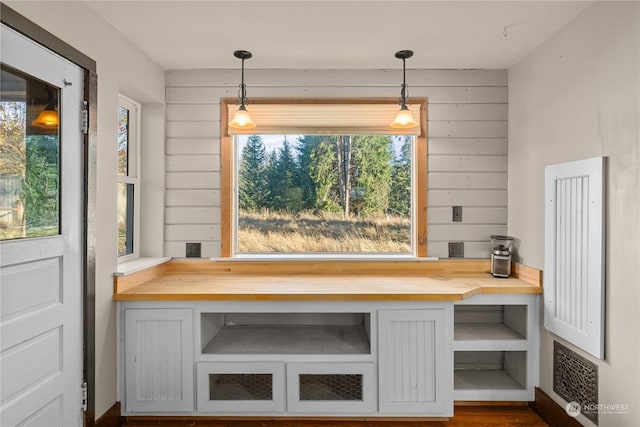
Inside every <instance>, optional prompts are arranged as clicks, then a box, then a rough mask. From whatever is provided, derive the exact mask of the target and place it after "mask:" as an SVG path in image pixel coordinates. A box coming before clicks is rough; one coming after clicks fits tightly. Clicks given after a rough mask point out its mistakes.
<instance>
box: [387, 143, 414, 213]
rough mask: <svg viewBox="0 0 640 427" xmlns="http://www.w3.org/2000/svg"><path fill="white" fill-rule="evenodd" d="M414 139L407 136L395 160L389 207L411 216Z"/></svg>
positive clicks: (395, 211)
mask: <svg viewBox="0 0 640 427" xmlns="http://www.w3.org/2000/svg"><path fill="white" fill-rule="evenodd" d="M412 140H413V138H412V137H410V136H407V137H405V138H404V143H403V144H402V148H401V149H400V156H399V157H398V158H395V159H394V162H393V178H392V180H391V194H390V195H389V208H390V209H391V210H392V211H393V212H394V213H396V214H400V215H402V216H409V213H410V211H411V157H412V149H411V146H412Z"/></svg>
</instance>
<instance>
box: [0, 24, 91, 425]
mask: <svg viewBox="0 0 640 427" xmlns="http://www.w3.org/2000/svg"><path fill="white" fill-rule="evenodd" d="M1 31H2V33H1V49H0V62H1V63H2V70H1V71H2V81H1V86H0V95H1V98H0V132H1V133H0V138H2V140H1V141H0V154H1V157H0V160H1V161H0V374H1V379H0V395H1V406H0V425H2V427H10V426H18V425H19V426H64V427H73V426H81V425H82V419H83V417H82V405H81V398H82V394H81V384H82V259H83V243H82V241H83V240H82V236H83V226H82V218H83V216H82V203H83V202H82V200H83V199H82V190H83V185H82V178H83V173H82V170H83V160H82V159H83V157H82V152H83V150H82V137H81V131H80V125H81V124H80V122H81V121H80V114H81V111H80V110H81V103H82V92H83V90H82V86H83V73H82V70H81V69H80V68H78V67H77V66H75V65H73V64H71V63H70V62H68V61H66V60H64V59H62V58H61V57H59V56H57V55H55V54H53V53H52V52H50V51H49V50H47V49H45V48H43V47H41V46H40V45H38V44H36V43H34V42H32V41H30V40H28V39H27V38H25V37H23V36H21V35H19V34H17V33H15V32H14V31H12V30H10V29H8V28H7V27H5V26H2V29H1ZM41 113H43V114H41Z"/></svg>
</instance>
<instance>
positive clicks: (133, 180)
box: [116, 94, 141, 263]
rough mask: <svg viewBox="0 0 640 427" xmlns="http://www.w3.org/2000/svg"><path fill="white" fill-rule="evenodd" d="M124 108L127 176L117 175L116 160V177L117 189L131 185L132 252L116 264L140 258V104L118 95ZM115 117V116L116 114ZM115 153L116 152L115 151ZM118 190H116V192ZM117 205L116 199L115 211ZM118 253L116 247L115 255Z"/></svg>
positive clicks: (119, 258)
mask: <svg viewBox="0 0 640 427" xmlns="http://www.w3.org/2000/svg"><path fill="white" fill-rule="evenodd" d="M119 108H125V109H127V110H128V111H129V123H128V124H129V134H128V141H127V174H126V175H120V174H119V173H118V163H117V159H116V175H117V184H116V187H118V186H119V185H120V184H131V185H133V251H132V252H131V253H130V254H125V255H121V256H118V263H121V262H125V261H130V260H133V259H137V258H140V136H141V131H140V118H141V105H140V103H138V102H136V101H134V100H132V99H131V98H128V97H126V96H124V95H122V94H119V95H118V109H119ZM116 117H117V114H116ZM116 153H117V151H116ZM117 191H118V190H117V189H116V192H117ZM117 206H118V203H117V199H116V209H117ZM117 227H118V225H117V216H116V237H117V233H118V231H117ZM116 242H117V239H116ZM117 253H118V250H117V246H116V254H117Z"/></svg>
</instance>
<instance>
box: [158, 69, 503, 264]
mask: <svg viewBox="0 0 640 427" xmlns="http://www.w3.org/2000/svg"><path fill="white" fill-rule="evenodd" d="M245 76H246V77H245V80H246V83H247V91H248V95H249V102H250V101H251V98H265V97H283V98H284V97H286V98H312V97H315V98H332V97H336V98H341V97H342V98H348V97H391V98H397V97H398V96H399V95H400V79H401V77H402V76H401V71H400V70H252V69H250V68H249V69H247V70H245ZM239 78H240V73H239V71H238V70H178V71H168V72H167V73H166V82H167V94H166V99H167V109H166V114H167V123H166V137H167V140H166V189H167V190H166V201H165V248H164V249H165V255H166V256H171V257H184V256H185V246H186V245H185V243H186V242H201V243H202V257H216V256H219V254H220V175H219V170H220V157H219V154H220V98H230V97H231V98H233V97H235V96H237V91H238V84H239ZM407 82H408V84H409V92H410V96H411V97H420V98H423V97H424V98H427V101H428V112H427V117H428V145H429V146H428V150H429V159H428V171H429V173H428V195H427V199H428V212H427V218H428V229H427V233H428V254H429V255H430V256H437V257H442V258H446V257H448V243H449V242H452V241H455V242H464V244H465V248H464V253H465V257H466V258H488V257H489V253H490V239H489V236H490V235H491V234H505V233H506V228H507V227H506V224H507V72H506V70H408V71H407ZM452 206H462V207H463V210H462V218H463V221H462V222H456V223H454V222H453V221H452Z"/></svg>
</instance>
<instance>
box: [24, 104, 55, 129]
mask: <svg viewBox="0 0 640 427" xmlns="http://www.w3.org/2000/svg"><path fill="white" fill-rule="evenodd" d="M59 124H60V118H59V117H58V112H57V111H56V110H53V109H50V108H45V109H44V110H42V111H41V112H40V114H38V117H36V119H35V120H34V121H32V122H31V125H32V126H35V127H37V128H41V129H55V128H57V127H58V125H59Z"/></svg>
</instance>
